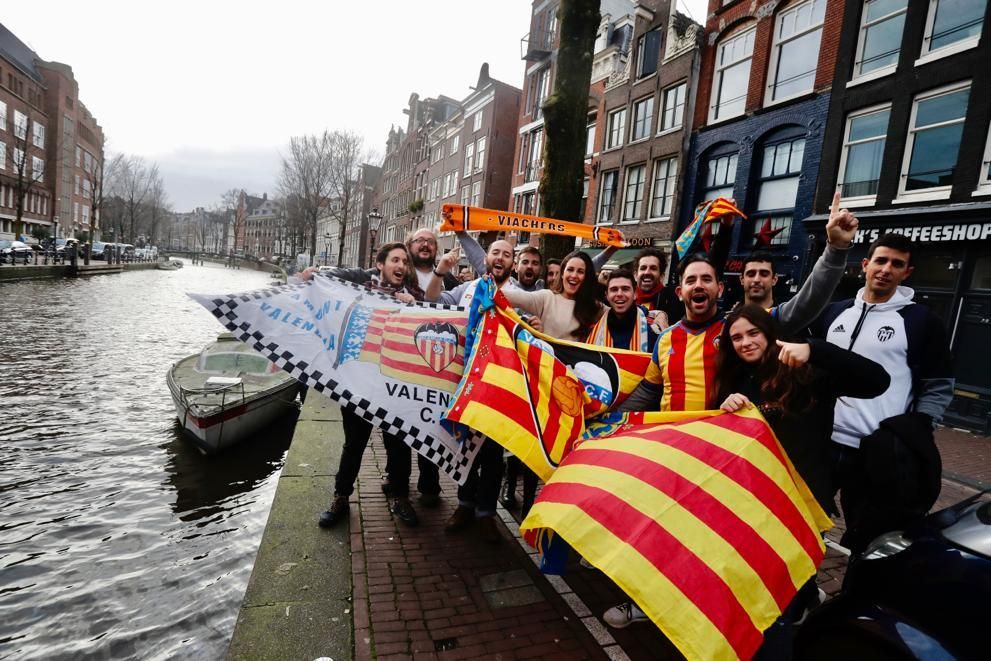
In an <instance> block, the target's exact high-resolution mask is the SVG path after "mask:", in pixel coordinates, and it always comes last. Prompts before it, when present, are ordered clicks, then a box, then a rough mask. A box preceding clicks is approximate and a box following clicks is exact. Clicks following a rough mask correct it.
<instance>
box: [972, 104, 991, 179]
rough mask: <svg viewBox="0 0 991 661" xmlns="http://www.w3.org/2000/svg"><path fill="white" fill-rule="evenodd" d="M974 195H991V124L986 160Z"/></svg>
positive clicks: (982, 163) (985, 154)
mask: <svg viewBox="0 0 991 661" xmlns="http://www.w3.org/2000/svg"><path fill="white" fill-rule="evenodd" d="M974 195H991V122H989V123H988V138H987V144H986V145H985V146H984V160H983V161H981V170H980V174H979V175H978V178H977V190H975V191H974Z"/></svg>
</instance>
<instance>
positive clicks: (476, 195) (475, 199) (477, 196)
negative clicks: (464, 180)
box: [471, 181, 482, 207]
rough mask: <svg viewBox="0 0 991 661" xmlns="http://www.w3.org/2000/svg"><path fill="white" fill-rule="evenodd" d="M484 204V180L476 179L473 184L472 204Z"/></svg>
mask: <svg viewBox="0 0 991 661" xmlns="http://www.w3.org/2000/svg"><path fill="white" fill-rule="evenodd" d="M481 204H482V182H480V181H474V182H472V184H471V206H473V207H478V206H481Z"/></svg>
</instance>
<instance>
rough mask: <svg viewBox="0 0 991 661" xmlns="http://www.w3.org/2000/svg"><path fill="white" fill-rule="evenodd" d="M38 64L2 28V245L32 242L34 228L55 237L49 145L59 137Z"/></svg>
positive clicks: (0, 113)
mask: <svg viewBox="0 0 991 661" xmlns="http://www.w3.org/2000/svg"><path fill="white" fill-rule="evenodd" d="M39 62H40V58H39V57H38V55H37V54H36V53H35V52H34V51H32V50H31V49H30V48H28V47H27V46H26V45H25V44H24V43H23V42H22V41H21V40H20V39H18V38H17V37H16V36H14V34H13V33H12V32H10V30H8V29H7V28H6V27H4V26H3V25H2V24H0V239H27V240H29V241H32V242H33V241H34V239H32V238H30V237H31V233H32V231H33V230H35V229H36V228H45V229H46V230H47V231H49V233H54V232H53V228H52V224H53V222H52V215H53V205H52V199H53V193H52V186H53V180H54V175H53V174H52V172H51V167H50V165H51V164H50V163H49V158H48V154H47V145H48V144H49V142H50V141H51V139H52V136H53V135H56V136H57V133H56V132H55V131H54V130H53V129H52V127H51V126H50V120H49V116H48V113H47V112H46V109H45V108H46V104H45V78H44V76H43V75H42V71H41V69H40V68H39V66H38V63H39ZM19 201H21V202H22V204H23V212H22V215H21V222H20V223H18V222H17V206H18V202H19Z"/></svg>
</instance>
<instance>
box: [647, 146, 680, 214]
mask: <svg viewBox="0 0 991 661" xmlns="http://www.w3.org/2000/svg"><path fill="white" fill-rule="evenodd" d="M677 186H678V158H677V157H672V158H662V159H658V160H656V161H654V185H653V186H652V188H651V194H650V217H651V218H670V217H671V214H672V213H673V211H674V191H675V188H676V187H677Z"/></svg>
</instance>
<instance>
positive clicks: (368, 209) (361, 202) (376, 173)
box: [342, 163, 382, 268]
mask: <svg viewBox="0 0 991 661" xmlns="http://www.w3.org/2000/svg"><path fill="white" fill-rule="evenodd" d="M381 177H382V168H380V167H378V166H376V165H371V164H369V163H364V164H362V165H361V167H360V168H359V172H358V182H357V185H356V186H355V200H354V204H353V206H354V213H355V214H356V216H355V218H353V219H352V221H351V224H352V228H353V227H354V223H355V222H356V221H357V223H358V227H357V228H355V231H350V230H349V231H348V232H346V233H345V236H344V258H343V260H342V262H343V264H345V265H347V266H353V267H362V268H370V267H371V266H373V264H371V260H373V259H374V257H375V255H374V252H375V245H376V242H375V241H376V239H377V238H378V233H379V227H378V221H379V219H380V218H381V214H380V213H379V211H378V209H377V208H376V207H373V206H372V203H373V202H374V192H375V186H376V185H377V184H378V182H379V179H380V178H381Z"/></svg>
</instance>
